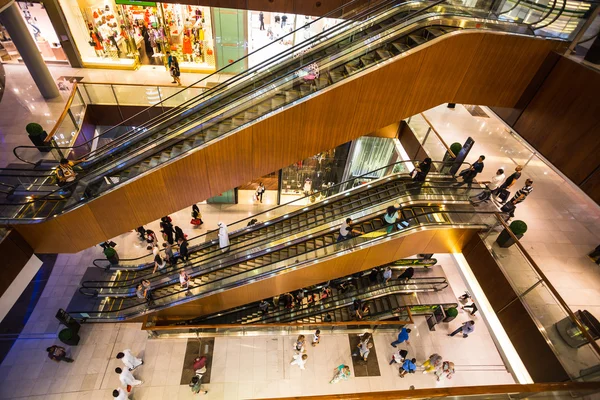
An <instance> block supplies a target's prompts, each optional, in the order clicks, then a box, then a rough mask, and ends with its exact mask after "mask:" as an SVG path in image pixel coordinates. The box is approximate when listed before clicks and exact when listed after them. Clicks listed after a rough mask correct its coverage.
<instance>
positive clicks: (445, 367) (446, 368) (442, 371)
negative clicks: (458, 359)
mask: <svg viewBox="0 0 600 400" xmlns="http://www.w3.org/2000/svg"><path fill="white" fill-rule="evenodd" d="M453 374H454V363H453V362H451V361H444V362H443V363H442V366H441V368H438V369H436V370H435V376H436V377H437V381H438V382H439V380H440V378H441V377H442V375H446V378H448V379H452V375H453Z"/></svg>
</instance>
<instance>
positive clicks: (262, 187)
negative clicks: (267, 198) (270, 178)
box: [256, 182, 266, 203]
mask: <svg viewBox="0 0 600 400" xmlns="http://www.w3.org/2000/svg"><path fill="white" fill-rule="evenodd" d="M265 190H266V189H265V185H263V183H262V182H260V183H259V184H258V187H257V188H256V199H257V200H259V201H260V202H261V203H262V199H263V194H264V193H265Z"/></svg>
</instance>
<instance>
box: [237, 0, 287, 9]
mask: <svg viewBox="0 0 600 400" xmlns="http://www.w3.org/2000/svg"><path fill="white" fill-rule="evenodd" d="M246 4H247V7H248V10H260V11H270V12H281V11H283V10H293V9H294V0H271V1H269V0H246ZM286 12H289V11H286Z"/></svg>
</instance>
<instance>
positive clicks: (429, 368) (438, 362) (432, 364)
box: [423, 353, 442, 374]
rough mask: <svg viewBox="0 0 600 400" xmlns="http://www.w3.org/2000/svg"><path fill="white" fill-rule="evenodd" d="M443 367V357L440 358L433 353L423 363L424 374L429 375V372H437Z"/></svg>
mask: <svg viewBox="0 0 600 400" xmlns="http://www.w3.org/2000/svg"><path fill="white" fill-rule="evenodd" d="M441 366H442V356H440V355H439V354H437V353H433V354H432V355H430V356H429V358H428V359H427V360H426V361H425V362H424V363H423V373H424V374H427V373H429V372H435V371H436V370H437V369H438V368H440V367H441Z"/></svg>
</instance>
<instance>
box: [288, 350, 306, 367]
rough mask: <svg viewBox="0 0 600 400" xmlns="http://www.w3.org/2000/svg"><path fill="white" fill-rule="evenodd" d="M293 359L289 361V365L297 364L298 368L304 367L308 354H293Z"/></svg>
mask: <svg viewBox="0 0 600 400" xmlns="http://www.w3.org/2000/svg"><path fill="white" fill-rule="evenodd" d="M293 358H294V360H293V361H292V362H291V363H290V365H297V366H299V367H300V369H305V368H304V364H306V360H307V359H308V355H306V354H302V355H300V354H294V357H293Z"/></svg>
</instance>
